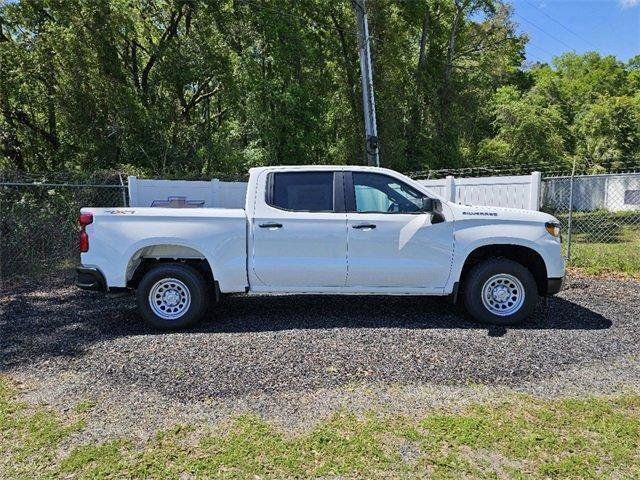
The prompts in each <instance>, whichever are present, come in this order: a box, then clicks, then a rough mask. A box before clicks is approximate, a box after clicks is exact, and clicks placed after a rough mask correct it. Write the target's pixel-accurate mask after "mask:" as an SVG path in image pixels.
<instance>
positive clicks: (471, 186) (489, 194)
mask: <svg viewBox="0 0 640 480" xmlns="http://www.w3.org/2000/svg"><path fill="white" fill-rule="evenodd" d="M419 182H420V183H422V184H423V185H425V186H426V187H427V188H428V189H429V190H430V191H432V192H433V193H435V194H436V195H439V196H441V197H443V198H445V199H447V200H450V201H452V202H456V203H462V204H467V205H483V206H494V207H510V208H524V209H529V210H538V209H539V208H540V182H541V175H540V173H539V172H533V173H532V174H531V175H520V176H503V177H481V178H454V177H452V176H449V177H446V178H443V179H438V180H419ZM246 191H247V184H246V183H245V182H221V181H220V180H217V179H213V180H210V181H187V180H141V179H138V178H137V177H129V204H130V205H131V206H132V207H154V206H155V207H176V208H198V207H201V208H202V207H222V208H244V199H245V195H246Z"/></svg>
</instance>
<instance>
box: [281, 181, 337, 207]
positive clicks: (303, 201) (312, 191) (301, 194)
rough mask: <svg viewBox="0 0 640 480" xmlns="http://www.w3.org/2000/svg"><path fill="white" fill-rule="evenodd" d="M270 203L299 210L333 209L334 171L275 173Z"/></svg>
mask: <svg viewBox="0 0 640 480" xmlns="http://www.w3.org/2000/svg"><path fill="white" fill-rule="evenodd" d="M272 175H273V178H272V182H273V186H272V194H271V199H270V200H271V201H270V202H269V204H270V205H272V206H274V207H277V208H282V209H284V210H294V211H299V212H331V211H333V172H300V173H297V172H283V173H273V174H272Z"/></svg>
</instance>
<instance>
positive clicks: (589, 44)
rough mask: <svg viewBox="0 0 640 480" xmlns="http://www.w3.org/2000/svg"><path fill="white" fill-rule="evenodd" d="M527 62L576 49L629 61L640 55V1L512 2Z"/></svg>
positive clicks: (581, 51) (519, 0)
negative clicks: (525, 38) (525, 42)
mask: <svg viewBox="0 0 640 480" xmlns="http://www.w3.org/2000/svg"><path fill="white" fill-rule="evenodd" d="M511 3H512V5H513V8H514V15H513V19H514V20H515V22H516V23H517V24H518V25H519V27H518V30H519V32H522V33H526V34H527V35H528V36H529V43H528V45H527V48H526V57H527V60H526V61H527V63H529V62H532V63H533V62H536V61H541V62H549V61H550V60H551V59H552V58H553V57H554V56H556V55H559V54H561V53H564V52H567V51H571V50H575V51H576V52H577V53H584V52H588V51H594V50H595V51H597V52H599V53H600V54H602V55H615V56H616V57H617V58H618V59H619V60H622V61H625V62H626V61H627V60H629V59H630V58H631V57H633V56H635V55H640V0H511Z"/></svg>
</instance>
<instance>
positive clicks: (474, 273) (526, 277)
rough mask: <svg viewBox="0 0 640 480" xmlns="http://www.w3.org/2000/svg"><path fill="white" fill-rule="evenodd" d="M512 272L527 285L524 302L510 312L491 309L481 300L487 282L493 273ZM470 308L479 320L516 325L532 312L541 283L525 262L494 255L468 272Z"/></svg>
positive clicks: (466, 289)
mask: <svg viewBox="0 0 640 480" xmlns="http://www.w3.org/2000/svg"><path fill="white" fill-rule="evenodd" d="M498 274H509V275H513V276H514V277H516V278H517V279H518V280H520V282H521V283H522V286H523V288H524V302H523V304H522V306H521V307H520V309H519V310H518V311H516V312H514V313H513V314H511V315H508V316H500V315H496V314H494V313H492V312H491V311H489V310H488V309H487V308H486V307H485V306H484V303H483V302H482V295H483V287H484V284H485V282H486V281H487V280H488V279H489V278H491V277H492V276H494V275H498ZM464 303H465V307H466V309H467V312H469V314H471V316H472V317H474V318H475V319H476V320H478V321H480V322H483V323H490V324H495V325H515V324H518V323H522V322H523V321H524V320H526V319H527V318H528V317H530V316H531V314H532V313H533V311H534V310H535V308H536V305H537V304H538V286H537V284H536V281H535V278H534V277H533V275H532V274H531V272H530V271H529V270H528V269H527V268H526V267H524V266H523V265H521V264H519V263H517V262H514V261H513V260H509V259H506V258H493V259H489V260H485V261H484V262H482V263H479V264H478V265H476V266H475V267H473V269H472V270H471V271H470V272H469V275H468V277H467V281H466V282H465V287H464Z"/></svg>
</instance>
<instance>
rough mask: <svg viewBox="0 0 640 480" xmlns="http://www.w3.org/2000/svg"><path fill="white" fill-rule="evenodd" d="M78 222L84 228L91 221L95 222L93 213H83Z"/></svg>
mask: <svg viewBox="0 0 640 480" xmlns="http://www.w3.org/2000/svg"><path fill="white" fill-rule="evenodd" d="M78 223H79V224H80V226H81V227H82V228H84V227H86V226H87V225H89V224H90V223H93V213H81V214H80V218H79V219H78Z"/></svg>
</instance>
